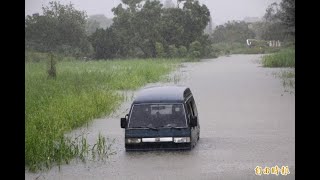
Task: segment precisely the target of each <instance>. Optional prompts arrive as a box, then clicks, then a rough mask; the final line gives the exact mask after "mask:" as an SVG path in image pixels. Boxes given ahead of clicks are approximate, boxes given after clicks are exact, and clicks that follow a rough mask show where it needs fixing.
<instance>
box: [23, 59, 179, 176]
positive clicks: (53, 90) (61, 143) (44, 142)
mask: <svg viewBox="0 0 320 180" xmlns="http://www.w3.org/2000/svg"><path fill="white" fill-rule="evenodd" d="M178 62H180V60H175V59H171V60H165V59H145V60H140V59H134V60H122V61H119V60H117V61H88V62H84V61H61V62H58V63H57V65H56V69H57V77H56V78H55V79H51V78H48V75H47V63H46V62H45V61H43V60H39V62H38V63H35V62H33V61H28V62H26V63H25V98H26V101H25V166H26V167H28V169H29V170H30V171H36V170H40V169H42V168H44V167H45V168H50V167H51V166H52V165H53V164H55V163H57V164H58V165H60V164H62V163H68V162H69V161H70V159H72V158H75V157H78V158H80V159H83V158H84V157H85V156H87V155H88V154H89V151H90V148H89V146H88V144H87V142H86V139H85V137H81V138H80V139H81V140H77V139H71V138H68V137H65V136H64V135H65V134H66V133H68V132H70V131H71V130H73V129H75V128H77V127H81V126H83V125H85V124H86V123H88V122H89V121H90V120H92V119H94V118H98V117H102V116H106V115H109V114H110V113H112V112H113V111H115V110H116V109H117V108H118V107H119V105H120V103H121V102H122V101H123V100H124V97H123V96H122V95H120V94H119V93H117V91H119V90H135V89H137V88H139V87H141V86H143V85H145V84H147V83H152V82H157V81H160V80H161V79H163V77H164V75H165V74H168V73H169V72H171V71H172V70H173V69H174V68H175V67H177V64H178ZM96 144H97V146H94V149H91V151H92V152H102V154H104V153H105V152H104V151H103V149H104V148H105V146H106V144H107V143H106V142H105V140H103V137H100V136H99V139H98V140H97V143H96ZM99 144H100V145H99Z"/></svg>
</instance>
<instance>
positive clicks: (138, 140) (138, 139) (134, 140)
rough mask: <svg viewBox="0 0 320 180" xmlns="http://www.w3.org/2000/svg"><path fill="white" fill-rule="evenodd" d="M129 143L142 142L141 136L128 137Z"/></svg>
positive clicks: (127, 141)
mask: <svg viewBox="0 0 320 180" xmlns="http://www.w3.org/2000/svg"><path fill="white" fill-rule="evenodd" d="M126 143H127V144H136V143H141V138H126Z"/></svg>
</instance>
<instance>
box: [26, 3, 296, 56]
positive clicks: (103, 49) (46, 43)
mask: <svg viewBox="0 0 320 180" xmlns="http://www.w3.org/2000/svg"><path fill="white" fill-rule="evenodd" d="M170 2H171V3H170ZM112 11H113V13H114V18H113V19H108V18H106V17H104V16H103V15H102V16H101V15H98V16H91V17H89V18H88V17H87V15H86V12H85V11H79V10H77V9H75V8H74V6H73V5H72V4H71V3H70V4H67V5H62V4H60V3H59V2H50V3H49V6H47V7H43V15H39V14H33V15H32V16H27V17H26V20H25V38H26V39H25V43H26V51H28V52H43V53H57V54H61V55H63V56H73V57H76V58H79V57H87V58H91V59H114V58H122V59H123V58H156V57H161V58H176V57H183V58H186V57H187V58H192V59H194V58H203V57H216V56H218V55H220V54H228V53H247V52H248V53H263V52H264V51H260V50H259V51H255V50H254V49H253V48H248V47H247V45H246V39H257V40H261V42H264V41H268V40H279V41H281V42H290V43H291V44H292V42H293V44H294V39H295V38H294V37H295V0H282V1H281V2H280V3H279V4H277V3H272V4H270V6H269V7H268V8H267V9H266V13H265V15H264V17H263V18H262V19H261V20H260V21H257V22H245V21H229V22H227V23H225V24H223V25H219V26H217V27H216V28H215V29H214V30H212V29H211V28H210V26H212V22H211V16H210V11H209V9H208V8H207V7H206V5H204V4H202V5H201V4H199V2H198V1H197V0H177V5H174V4H173V3H172V1H170V0H167V1H165V5H163V4H162V3H161V2H160V1H159V0H122V3H120V4H119V5H118V6H117V7H114V8H113V9H112ZM205 30H206V33H204V31H205ZM208 31H209V32H208ZM210 31H211V32H210ZM265 46H267V45H265ZM257 50H258V49H257Z"/></svg>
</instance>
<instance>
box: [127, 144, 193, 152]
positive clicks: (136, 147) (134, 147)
mask: <svg viewBox="0 0 320 180" xmlns="http://www.w3.org/2000/svg"><path fill="white" fill-rule="evenodd" d="M125 148H126V151H152V150H191V143H190V142H189V143H174V142H148V143H138V144H125Z"/></svg>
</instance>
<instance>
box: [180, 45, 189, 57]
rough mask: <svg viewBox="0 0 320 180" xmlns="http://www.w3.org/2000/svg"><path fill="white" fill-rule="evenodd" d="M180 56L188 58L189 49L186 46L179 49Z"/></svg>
mask: <svg viewBox="0 0 320 180" xmlns="http://www.w3.org/2000/svg"><path fill="white" fill-rule="evenodd" d="M178 54H179V57H186V56H187V54H188V50H187V48H186V47H185V46H180V47H179V48H178Z"/></svg>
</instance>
